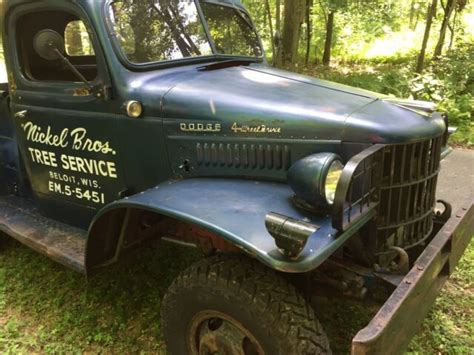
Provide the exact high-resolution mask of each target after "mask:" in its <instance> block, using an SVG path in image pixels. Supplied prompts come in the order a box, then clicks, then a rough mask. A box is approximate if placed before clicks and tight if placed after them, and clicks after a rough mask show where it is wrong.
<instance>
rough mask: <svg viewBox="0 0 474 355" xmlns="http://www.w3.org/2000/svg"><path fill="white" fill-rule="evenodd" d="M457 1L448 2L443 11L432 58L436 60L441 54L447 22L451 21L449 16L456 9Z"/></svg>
mask: <svg viewBox="0 0 474 355" xmlns="http://www.w3.org/2000/svg"><path fill="white" fill-rule="evenodd" d="M457 2H458V0H448V3H447V4H446V8H445V9H444V18H443V23H442V24H441V30H440V31H439V40H438V44H437V45H436V48H435V51H434V55H433V56H434V57H435V58H437V57H439V56H440V55H441V54H442V53H443V47H444V42H445V40H446V31H447V29H448V25H449V21H450V20H451V15H452V14H453V12H454V9H455V8H456V5H457Z"/></svg>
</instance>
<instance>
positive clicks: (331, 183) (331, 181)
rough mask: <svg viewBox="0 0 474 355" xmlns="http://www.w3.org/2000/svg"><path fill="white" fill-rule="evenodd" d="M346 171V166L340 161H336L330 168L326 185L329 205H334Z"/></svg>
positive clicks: (325, 190)
mask: <svg viewBox="0 0 474 355" xmlns="http://www.w3.org/2000/svg"><path fill="white" fill-rule="evenodd" d="M342 170H344V165H343V164H342V163H341V161H340V160H334V161H333V162H332V164H331V165H330V166H329V171H328V174H327V175H326V182H325V183H324V193H325V196H326V201H327V203H328V204H329V205H332V204H333V203H334V199H335V197H336V189H337V184H338V183H339V179H340V178H341V175H342Z"/></svg>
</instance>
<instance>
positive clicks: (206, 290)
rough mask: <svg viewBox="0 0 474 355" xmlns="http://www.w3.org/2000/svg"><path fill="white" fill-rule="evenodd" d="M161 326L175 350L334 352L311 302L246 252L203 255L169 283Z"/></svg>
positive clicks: (169, 346)
mask: <svg viewBox="0 0 474 355" xmlns="http://www.w3.org/2000/svg"><path fill="white" fill-rule="evenodd" d="M162 326H163V333H164V337H165V341H166V344H167V349H168V351H169V352H170V353H171V354H177V355H183V354H192V355H197V354H215V353H219V354H226V355H227V354H228V355H234V354H245V355H250V354H252V355H253V354H285V355H286V354H295V355H296V354H330V353H331V351H330V348H329V343H328V340H327V336H326V334H325V333H324V331H323V330H322V328H321V325H320V324H319V322H318V321H317V320H316V319H315V316H314V312H313V310H312V308H311V306H310V305H309V304H308V303H307V302H306V301H305V300H304V299H303V297H302V296H301V295H300V294H299V293H298V292H297V291H296V289H295V288H294V287H293V286H292V285H291V284H290V283H289V282H287V281H286V280H285V279H283V278H282V277H280V276H279V275H278V274H277V273H275V272H274V271H272V270H270V269H268V268H265V267H264V266H263V265H261V264H259V263H258V262H257V261H255V260H252V259H249V258H246V257H243V256H226V255H220V256H215V257H212V258H208V259H204V260H202V261H200V262H198V263H196V264H194V265H193V266H191V267H190V268H189V269H188V270H186V271H184V272H183V273H182V274H181V275H180V276H179V277H178V278H177V279H176V280H175V281H174V282H173V284H172V285H171V286H170V288H169V289H168V292H167V293H166V295H165V297H164V300H163V306H162Z"/></svg>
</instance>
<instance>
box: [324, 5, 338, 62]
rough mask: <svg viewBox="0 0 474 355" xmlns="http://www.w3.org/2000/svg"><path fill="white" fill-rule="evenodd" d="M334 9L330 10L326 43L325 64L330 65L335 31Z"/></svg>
mask: <svg viewBox="0 0 474 355" xmlns="http://www.w3.org/2000/svg"><path fill="white" fill-rule="evenodd" d="M334 14H335V12H334V10H330V12H329V14H328V21H327V23H326V42H325V43H324V54H323V64H324V65H329V63H330V62H331V48H332V37H333V32H334Z"/></svg>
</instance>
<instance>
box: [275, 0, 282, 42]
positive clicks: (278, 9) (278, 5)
mask: <svg viewBox="0 0 474 355" xmlns="http://www.w3.org/2000/svg"><path fill="white" fill-rule="evenodd" d="M275 6H276V15H275V16H276V31H277V32H279V33H280V34H281V0H276V5H275Z"/></svg>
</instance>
